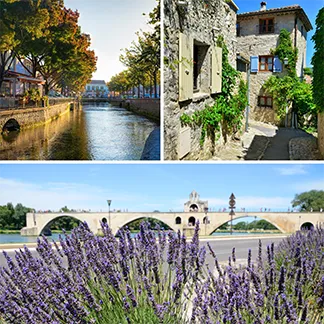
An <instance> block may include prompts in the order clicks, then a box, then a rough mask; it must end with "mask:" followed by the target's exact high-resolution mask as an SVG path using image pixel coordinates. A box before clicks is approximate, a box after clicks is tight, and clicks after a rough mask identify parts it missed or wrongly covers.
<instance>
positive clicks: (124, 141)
mask: <svg viewBox="0 0 324 324" xmlns="http://www.w3.org/2000/svg"><path fill="white" fill-rule="evenodd" d="M157 126H158V125H157V124H156V123H155V122H153V121H151V120H149V119H147V118H145V117H142V116H139V115H135V114H133V113H132V112H130V111H128V110H126V109H124V108H119V107H115V106H112V105H110V104H109V103H106V102H103V103H89V104H88V103H87V104H83V106H82V109H80V110H75V111H71V112H68V113H66V114H64V115H62V116H61V117H59V118H57V119H56V120H54V121H52V122H50V123H47V124H45V125H42V126H38V127H34V128H31V129H26V130H23V131H21V132H10V133H9V134H2V135H0V160H140V158H141V155H142V152H143V148H144V145H145V142H146V140H147V138H148V136H149V134H150V133H151V132H152V131H153V129H155V128H156V127H157ZM156 145H157V146H160V143H156Z"/></svg>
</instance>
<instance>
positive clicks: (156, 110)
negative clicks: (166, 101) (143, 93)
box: [122, 99, 161, 123]
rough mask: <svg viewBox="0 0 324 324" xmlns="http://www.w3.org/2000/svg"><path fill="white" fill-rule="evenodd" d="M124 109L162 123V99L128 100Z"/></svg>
mask: <svg viewBox="0 0 324 324" xmlns="http://www.w3.org/2000/svg"><path fill="white" fill-rule="evenodd" d="M122 107H124V108H126V109H128V110H130V111H132V112H134V113H136V114H138V115H142V116H145V117H147V118H149V119H153V120H154V121H156V122H158V123H159V122H160V112H161V107H160V99H127V100H125V101H123V102H122Z"/></svg>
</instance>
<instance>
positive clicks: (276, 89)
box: [263, 29, 317, 129]
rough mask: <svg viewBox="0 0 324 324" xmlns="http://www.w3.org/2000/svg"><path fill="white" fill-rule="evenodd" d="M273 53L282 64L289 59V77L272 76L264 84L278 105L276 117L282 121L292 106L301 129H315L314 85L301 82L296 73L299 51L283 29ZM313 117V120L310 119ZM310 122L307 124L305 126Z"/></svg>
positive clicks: (287, 67)
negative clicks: (288, 107) (288, 108)
mask: <svg viewBox="0 0 324 324" xmlns="http://www.w3.org/2000/svg"><path fill="white" fill-rule="evenodd" d="M271 53H272V54H273V55H276V56H278V57H279V59H280V61H281V62H284V60H285V59H288V64H287V66H286V69H287V71H288V75H285V76H271V77H270V78H269V79H268V80H267V81H266V82H265V84H264V86H263V87H264V89H265V90H266V91H267V92H268V93H269V94H271V96H272V97H273V101H274V103H275V104H276V108H277V110H276V115H277V118H278V120H282V119H283V118H284V117H285V115H286V107H287V105H288V106H292V107H293V111H294V112H295V113H297V115H298V121H299V126H300V127H301V128H304V129H307V128H314V127H316V124H317V116H316V107H315V104H314V100H313V94H312V85H311V84H307V83H306V82H305V81H300V79H299V78H298V77H297V73H296V65H297V59H298V50H297V49H296V48H294V47H293V44H292V41H291V37H290V33H289V32H288V31H287V30H286V29H282V30H281V31H280V35H279V44H278V46H277V48H276V49H275V50H272V51H271ZM309 117H311V118H309ZM306 120H308V122H307V124H305V122H306Z"/></svg>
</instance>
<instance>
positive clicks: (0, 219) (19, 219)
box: [0, 203, 32, 230]
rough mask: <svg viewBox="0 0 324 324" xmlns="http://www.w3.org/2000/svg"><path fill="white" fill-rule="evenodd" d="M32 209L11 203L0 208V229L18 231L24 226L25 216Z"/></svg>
mask: <svg viewBox="0 0 324 324" xmlns="http://www.w3.org/2000/svg"><path fill="white" fill-rule="evenodd" d="M31 211H32V208H29V207H25V206H23V205H22V204H17V205H16V206H15V207H14V205H13V204H12V203H8V204H7V205H4V206H0V229H8V230H20V229H22V228H23V227H25V226H26V214H27V213H29V212H31Z"/></svg>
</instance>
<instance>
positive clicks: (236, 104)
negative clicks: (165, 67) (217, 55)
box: [180, 36, 248, 145]
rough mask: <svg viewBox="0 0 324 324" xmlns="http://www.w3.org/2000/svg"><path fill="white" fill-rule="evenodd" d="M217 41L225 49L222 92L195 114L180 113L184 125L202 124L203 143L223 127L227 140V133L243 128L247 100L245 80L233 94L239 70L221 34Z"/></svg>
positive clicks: (194, 125) (213, 136) (223, 52)
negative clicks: (235, 66) (229, 59)
mask: <svg viewBox="0 0 324 324" xmlns="http://www.w3.org/2000/svg"><path fill="white" fill-rule="evenodd" d="M217 45H218V46H219V47H222V49H223V51H222V93H221V94H220V95H218V96H217V98H216V99H215V102H214V104H213V105H212V106H206V108H205V109H203V110H200V111H196V112H195V113H194V114H192V115H188V114H183V115H182V116H181V117H180V120H181V124H182V126H190V127H193V128H194V127H197V126H198V127H201V137H200V144H201V145H203V144H204V141H205V138H206V136H207V137H209V138H210V139H211V140H212V141H215V140H216V136H217V133H218V132H219V131H220V130H222V134H223V137H224V140H225V142H226V140H227V136H228V135H231V134H233V133H235V132H237V131H238V130H239V129H240V128H241V126H242V119H243V117H244V116H243V112H244V110H245V108H246V106H247V104H248V98H247V85H246V83H245V82H244V81H243V80H240V83H239V87H238V92H237V94H235V95H233V92H234V88H235V86H236V84H237V79H238V77H239V75H240V72H238V71H236V69H234V68H233V67H232V66H231V65H230V63H229V61H228V53H229V52H228V49H227V46H226V44H225V42H224V38H223V37H222V36H220V37H219V38H218V40H217ZM218 137H219V134H218Z"/></svg>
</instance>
